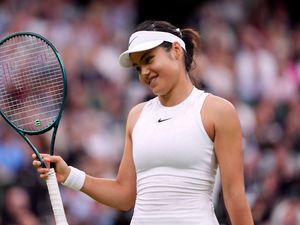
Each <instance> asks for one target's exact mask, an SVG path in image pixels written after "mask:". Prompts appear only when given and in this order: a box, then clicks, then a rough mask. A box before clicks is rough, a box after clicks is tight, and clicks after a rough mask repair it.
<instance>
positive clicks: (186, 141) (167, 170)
mask: <svg viewBox="0 0 300 225" xmlns="http://www.w3.org/2000/svg"><path fill="white" fill-rule="evenodd" d="M207 95H208V94H207V93H204V92H203V91H201V90H198V89H196V88H195V87H194V89H193V91H192V93H191V94H190V95H189V97H188V98H186V99H185V100H184V101H183V102H181V103H180V104H178V105H175V106H172V107H165V106H163V105H161V103H160V102H159V99H158V97H156V98H154V99H151V100H150V101H148V102H147V103H146V104H145V106H144V108H143V110H142V112H141V115H140V117H139V119H138V121H137V122H136V125H135V127H134V129H133V133H132V141H133V158H134V162H135V167H136V171H137V198H136V204H135V208H134V213H133V217H132V221H131V225H154V224H158V225H176V224H178V225H218V224H219V223H218V221H217V219H216V216H215V213H214V208H213V203H212V191H213V186H214V182H215V175H216V170H217V163H216V158H215V154H214V150H213V142H212V141H211V140H210V138H209V137H208V135H207V133H206V131H205V129H204V126H203V123H202V120H201V116H200V110H201V108H202V105H203V102H204V100H205V98H206V96H207Z"/></svg>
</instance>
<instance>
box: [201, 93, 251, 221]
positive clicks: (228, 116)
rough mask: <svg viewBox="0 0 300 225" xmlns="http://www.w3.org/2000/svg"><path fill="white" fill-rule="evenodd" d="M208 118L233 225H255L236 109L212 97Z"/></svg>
mask: <svg viewBox="0 0 300 225" xmlns="http://www.w3.org/2000/svg"><path fill="white" fill-rule="evenodd" d="M206 105H207V107H205V108H206V113H205V115H209V116H208V117H207V118H206V119H207V121H211V124H212V126H210V127H212V128H211V129H210V130H211V133H212V134H213V135H212V136H213V140H214V148H215V153H216V157H217V160H218V163H219V168H220V174H221V181H222V190H223V195H224V202H225V206H226V209H227V211H228V214H229V217H230V220H231V223H232V225H253V224H254V223H253V219H252V216H251V211H250V208H249V205H248V202H247V199H246V196H245V189H244V171H243V152H242V132H241V127H240V122H239V119H238V116H237V113H236V111H235V109H234V107H233V105H232V104H231V103H230V102H228V101H226V100H224V99H222V98H219V97H216V96H209V97H208V101H207V104H206Z"/></svg>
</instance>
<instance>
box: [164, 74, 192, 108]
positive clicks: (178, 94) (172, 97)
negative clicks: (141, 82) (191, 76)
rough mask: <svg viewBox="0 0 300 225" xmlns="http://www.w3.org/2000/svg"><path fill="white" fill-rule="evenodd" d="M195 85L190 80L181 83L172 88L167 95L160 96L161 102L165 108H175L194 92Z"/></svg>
mask: <svg viewBox="0 0 300 225" xmlns="http://www.w3.org/2000/svg"><path fill="white" fill-rule="evenodd" d="M193 88H194V85H193V84H192V82H191V81H190V80H188V82H182V83H179V85H177V86H176V87H174V88H172V89H171V90H170V91H169V92H168V93H167V94H166V95H162V96H159V100H160V102H161V104H162V105H164V106H175V105H177V104H179V103H180V102H182V101H184V100H185V99H186V98H187V97H188V96H189V95H190V94H191V92H192V90H193Z"/></svg>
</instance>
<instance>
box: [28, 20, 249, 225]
mask: <svg viewBox="0 0 300 225" xmlns="http://www.w3.org/2000/svg"><path fill="white" fill-rule="evenodd" d="M199 50H200V37H199V33H197V32H196V31H195V30H193V29H190V28H187V29H183V30H180V29H178V28H176V27H175V26H173V25H172V24H170V23H168V22H166V21H145V22H143V23H141V24H139V25H138V26H137V28H136V30H135V31H134V32H133V34H132V35H131V37H130V39H129V46H128V50H126V51H125V52H123V53H122V54H121V55H120V58H119V61H120V64H121V65H122V66H123V67H134V68H135V69H136V71H137V73H138V75H139V79H140V81H141V82H142V83H143V84H144V85H146V86H147V87H149V88H150V89H151V90H152V92H153V93H154V94H155V95H156V97H155V98H153V99H151V100H149V101H147V102H143V103H140V104H138V105H136V106H135V107H133V108H132V110H131V111H130V112H129V115H128V120H127V126H126V136H125V147H124V155H123V158H122V161H121V164H120V168H119V171H118V174H117V177H116V179H115V180H110V179H104V178H96V177H92V176H89V175H87V174H85V172H83V171H80V170H78V169H76V168H74V167H72V166H68V165H67V164H66V162H65V161H64V160H63V159H62V158H61V157H59V156H49V155H43V157H44V160H45V161H46V162H48V163H49V162H53V163H55V164H56V167H55V169H56V173H57V177H58V181H59V182H62V183H63V184H64V185H66V186H68V187H70V188H73V189H75V190H80V191H82V192H84V193H86V194H87V195H89V196H90V197H92V198H94V199H95V200H96V201H98V202H100V203H102V204H105V205H108V206H111V207H114V208H117V209H119V210H130V209H132V208H133V207H134V213H133V217H132V220H131V225H153V224H159V225H174V224H178V225H218V224H219V223H218V220H217V218H216V215H215V212H214V208H213V203H212V192H213V188H214V183H215V175H216V171H217V168H218V167H219V169H220V174H221V184H222V190H223V195H224V201H225V205H226V209H227V211H228V214H229V217H230V220H231V223H232V225H253V220H252V216H251V211H250V208H249V206H248V203H247V199H246V197H245V190H244V177H243V157H242V155H243V154H242V133H241V127H240V123H239V119H238V117H237V113H236V111H235V108H234V106H233V105H232V104H231V103H230V102H228V101H227V100H225V99H223V98H220V97H218V96H215V95H213V94H210V93H206V92H204V91H203V90H199V89H197V88H196V87H195V85H194V84H193V82H192V78H191V77H190V70H191V68H192V64H193V57H194V55H195V53H196V52H198V51H199ZM33 158H34V156H33ZM33 165H34V166H35V167H36V168H37V170H38V172H39V173H40V176H41V177H42V178H44V179H46V178H47V174H48V172H49V169H44V168H42V167H41V166H40V163H39V161H37V160H35V158H34V161H33Z"/></svg>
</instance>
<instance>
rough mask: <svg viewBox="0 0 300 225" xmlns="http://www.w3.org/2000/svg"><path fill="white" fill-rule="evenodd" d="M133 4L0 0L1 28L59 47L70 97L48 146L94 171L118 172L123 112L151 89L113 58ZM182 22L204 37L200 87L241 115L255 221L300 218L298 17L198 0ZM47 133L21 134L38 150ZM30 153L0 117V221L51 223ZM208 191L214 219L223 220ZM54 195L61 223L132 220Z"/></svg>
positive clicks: (278, 223)
mask: <svg viewBox="0 0 300 225" xmlns="http://www.w3.org/2000/svg"><path fill="white" fill-rule="evenodd" d="M138 2H139V0H99V1H96V0H94V1H93V0H89V1H83V0H82V1H80V0H26V1H24V0H0V38H3V37H4V36H5V35H7V34H10V33H12V32H16V31H33V32H36V33H39V34H41V35H43V36H45V37H46V38H47V39H49V40H50V41H51V42H52V43H53V44H54V45H55V46H56V48H57V49H58V51H59V53H60V55H61V57H62V59H63V61H64V64H65V67H66V71H67V79H68V97H67V105H66V107H65V111H64V113H63V117H62V121H61V123H60V125H59V131H58V134H57V138H56V148H55V149H56V154H59V155H61V156H62V157H63V158H64V159H65V160H66V161H67V162H68V163H69V164H71V165H73V166H75V167H78V168H80V169H82V170H85V171H86V172H87V173H89V174H91V175H94V176H101V177H107V178H113V177H115V175H116V173H117V170H118V165H119V161H120V159H121V155H122V151H123V141H124V127H125V122H126V121H125V120H126V117H127V113H128V111H129V109H130V108H131V107H132V106H133V105H135V104H136V103H138V102H140V101H144V100H146V99H149V98H151V97H152V95H151V93H150V92H149V90H147V89H146V88H145V87H144V86H142V85H141V84H140V83H139V81H138V77H137V75H136V74H135V72H134V71H133V70H132V69H123V68H121V67H120V66H119V64H118V56H119V54H120V53H121V52H122V51H123V50H124V49H125V48H126V47H127V42H128V36H129V34H130V31H131V30H132V29H133V28H134V26H135V25H136V23H137V22H138V20H139V14H138V12H139V11H138V8H137V5H138ZM174 7H175V6H174ZM148 19H164V18H148ZM170 22H172V21H170ZM175 25H176V24H175ZM181 26H182V27H180V28H185V27H194V28H196V29H198V30H199V31H200V33H201V36H202V41H203V48H202V52H201V54H199V56H198V58H197V61H196V64H197V68H195V69H194V70H193V76H194V77H195V79H196V81H197V84H198V86H199V87H201V88H203V89H205V90H207V91H208V92H211V93H213V94H216V95H219V96H221V97H224V98H226V99H228V100H229V101H231V102H232V103H233V104H234V105H235V106H236V109H237V112H238V114H239V117H240V121H241V125H242V130H243V136H244V163H245V184H246V187H245V188H246V193H247V197H248V200H249V203H250V206H251V209H252V213H253V217H254V220H255V224H256V225H300V22H299V21H297V20H295V19H293V18H292V17H291V15H290V12H289V8H288V6H287V5H286V4H285V2H284V1H267V0H217V1H199V5H197V6H196V7H194V8H192V9H191V11H190V13H189V16H188V17H187V19H186V21H182V24H181ZM50 136H51V134H50V133H49V134H45V135H41V136H32V137H30V139H31V140H32V141H33V143H34V145H35V146H37V148H38V149H39V150H40V151H41V152H47V151H48V150H47V149H48V148H49V140H50ZM31 154H32V150H31V149H30V148H29V147H28V146H27V144H26V143H25V142H24V141H23V140H22V139H21V138H20V136H19V135H18V134H17V133H16V132H15V131H14V130H13V129H12V128H10V127H9V126H8V125H7V124H6V122H5V121H4V120H3V119H2V120H0V225H50V224H54V219H53V213H52V211H51V206H50V202H49V197H48V194H47V188H46V185H45V182H44V181H43V180H42V179H40V178H39V177H38V174H37V172H36V171H35V170H34V168H33V167H32V162H31ZM217 190H218V193H215V194H216V195H217V196H218V198H216V200H215V206H216V212H217V216H218V219H219V221H220V223H221V224H229V221H228V216H227V214H226V211H225V208H224V204H223V202H222V191H221V189H217ZM61 194H62V198H63V202H64V207H65V210H66V215H67V218H68V221H69V224H70V225H125V224H129V221H130V217H131V212H119V211H116V210H114V209H111V208H109V207H106V206H103V205H101V204H98V203H96V202H95V201H94V200H92V199H91V198H89V197H87V196H86V195H84V194H82V193H80V192H74V191H72V190H70V189H67V188H65V187H63V186H61Z"/></svg>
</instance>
